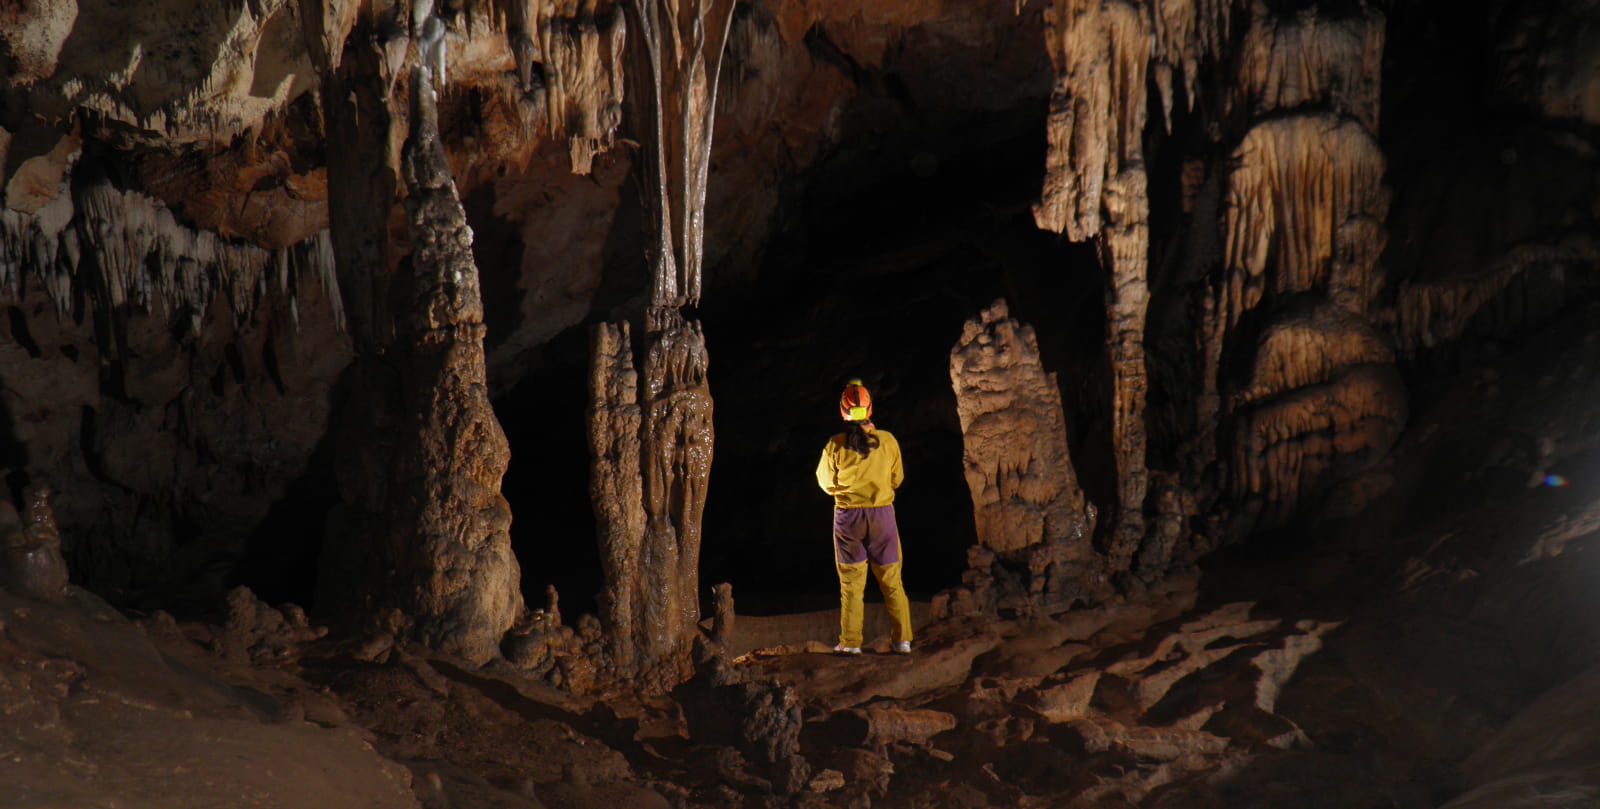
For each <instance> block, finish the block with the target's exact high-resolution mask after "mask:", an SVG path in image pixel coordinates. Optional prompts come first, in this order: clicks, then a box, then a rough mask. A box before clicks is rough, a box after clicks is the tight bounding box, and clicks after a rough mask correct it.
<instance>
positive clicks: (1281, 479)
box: [1034, 0, 1406, 582]
mask: <svg viewBox="0 0 1600 809" xmlns="http://www.w3.org/2000/svg"><path fill="white" fill-rule="evenodd" d="M1045 21H1046V43H1047V45H1048V47H1049V48H1050V52H1051V55H1052V59H1053V63H1054V66H1055V68H1056V74H1057V83H1056V87H1055V90H1054V91H1053V93H1052V101H1051V113H1050V117H1049V121H1048V130H1047V131H1048V136H1049V143H1050V150H1049V152H1048V155H1047V158H1046V166H1045V182H1044V187H1043V191H1042V194H1041V198H1040V201H1039V203H1038V204H1037V205H1036V206H1035V208H1034V218H1035V221H1036V223H1037V224H1038V225H1039V226H1040V227H1042V228H1046V229H1049V230H1054V231H1058V232H1061V233H1063V234H1065V235H1067V236H1068V237H1070V238H1072V239H1074V240H1089V239H1093V240H1094V241H1095V243H1096V245H1097V247H1098V248H1099V254H1100V263H1101V265H1102V269H1103V271H1104V273H1105V275H1106V279H1107V280H1106V283H1105V288H1106V290H1107V296H1106V322H1107V334H1106V352H1107V357H1108V359H1109V368H1110V382H1111V402H1110V413H1111V452H1112V459H1113V461H1114V463H1115V469H1116V476H1117V479H1116V509H1115V511H1114V512H1113V513H1111V514H1110V515H1109V520H1108V525H1107V530H1105V531H1104V532H1103V533H1104V534H1105V536H1103V537H1102V538H1101V546H1102V548H1103V551H1104V553H1105V556H1106V559H1107V566H1108V570H1109V571H1111V572H1112V573H1119V572H1123V571H1131V572H1133V573H1135V574H1136V575H1137V576H1138V577H1139V578H1141V579H1144V580H1145V581H1147V582H1148V581H1153V580H1155V579H1157V578H1160V577H1161V576H1164V575H1167V574H1168V572H1169V571H1170V570H1172V569H1173V568H1174V566H1179V567H1181V566H1182V565H1185V564H1188V563H1190V562H1192V561H1193V559H1195V558H1197V557H1198V555H1199V554H1201V553H1204V552H1206V551H1207V550H1209V549H1210V548H1213V547H1215V545H1216V544H1217V543H1218V542H1222V541H1227V540H1230V539H1237V538H1239V537H1242V536H1244V535H1246V534H1248V533H1249V532H1250V531H1252V530H1255V529H1260V528H1269V527H1274V526H1278V525H1282V524H1284V523H1285V522H1287V521H1288V520H1289V519H1291V518H1292V516H1293V515H1295V514H1297V513H1300V512H1301V511H1302V510H1303V509H1304V508H1306V507H1307V506H1308V505H1313V504H1315V503H1316V502H1317V501H1318V498H1320V497H1321V496H1322V495H1323V494H1324V493H1326V492H1327V491H1328V490H1329V489H1331V488H1332V487H1333V486H1334V485H1335V484H1337V483H1338V482H1340V481H1342V480H1345V479H1348V478H1350V477H1352V476H1355V475H1359V474H1361V473H1363V472H1365V471H1367V470H1368V469H1369V468H1370V467H1371V466H1372V464H1374V463H1375V462H1376V461H1377V460H1378V459H1380V458H1381V457H1382V456H1383V455H1384V454H1385V453H1386V452H1387V450H1388V448H1389V447H1390V446H1392V444H1393V442H1394V440H1395V438H1396V436H1397V435H1398V433H1399V430H1400V428H1401V426H1403V424H1404V423H1405V418H1406V407H1405V396H1404V390H1403V386H1402V385H1401V382H1400V378H1399V374H1398V372H1397V370H1396V368H1395V367H1394V362H1395V355H1394V352H1393V350H1392V349H1391V348H1389V347H1388V346H1387V345H1386V344H1385V339H1386V338H1385V336H1384V334H1383V328H1382V323H1383V322H1384V320H1385V319H1386V315H1385V314H1384V313H1382V312H1380V311H1379V310H1380V307H1379V305H1378V301H1379V299H1380V295H1381V294H1382V291H1383V274H1382V271H1381V269H1380V267H1379V265H1378V258H1379V254H1380V253H1381V252H1382V249H1383V246H1384V240H1385V236H1384V230H1383V228H1384V225H1383V222H1384V218H1385V216H1386V213H1387V206H1388V191H1387V189H1386V187H1385V186H1384V184H1383V174H1384V170H1385V161H1384V158H1383V155H1382V153H1381V151H1380V149H1379V148H1378V144H1377V141H1376V138H1375V132H1376V127H1377V119H1378V104H1379V87H1380V84H1381V82H1380V81H1379V80H1378V76H1379V68H1380V67H1381V65H1380V61H1381V57H1382V54H1383V42H1384V34H1383V31H1384V17H1383V15H1382V14H1381V13H1380V12H1378V11H1377V10H1376V9H1374V8H1371V7H1369V6H1368V5H1367V4H1365V3H1358V4H1355V5H1353V6H1350V7H1348V8H1340V9H1326V8H1322V7H1321V6H1319V5H1317V4H1313V5H1311V6H1308V7H1306V8H1304V9H1301V10H1299V11H1292V12H1291V11H1288V10H1284V9H1279V8H1277V7H1275V6H1272V5H1270V4H1266V3H1253V4H1234V3H1222V2H1219V3H1199V2H1195V3H1190V2H1112V3H1097V2H1077V1H1076V0H1062V2H1057V3H1054V4H1052V5H1051V6H1050V7H1049V8H1048V9H1047V12H1046V16H1045ZM1235 38H1237V39H1238V41H1239V43H1240V46H1239V47H1240V48H1241V49H1242V50H1241V52H1240V55H1239V58H1238V59H1237V60H1233V61H1229V60H1227V59H1224V58H1223V56H1224V55H1225V54H1224V52H1223V49H1224V47H1226V44H1227V43H1228V42H1230V41H1231V40H1233V39H1235ZM1230 72H1231V73H1232V74H1233V75H1234V76H1235V78H1236V81H1235V82H1234V83H1233V84H1232V85H1230V86H1232V87H1234V88H1235V89H1231V90H1227V91H1225V92H1223V93H1222V97H1220V98H1212V96H1213V95H1215V93H1214V92H1212V91H1209V90H1208V89H1207V88H1208V87H1210V86H1211V82H1210V81H1209V80H1208V79H1207V77H1208V76H1211V75H1213V74H1226V73H1230ZM1147 88H1149V89H1151V90H1153V91H1154V92H1156V93H1157V95H1158V96H1159V97H1158V98H1157V99H1155V100H1156V101H1159V109H1160V110H1161V114H1162V120H1159V121H1155V122H1147V121H1146V111H1147V110H1148V109H1151V108H1152V107H1153V106H1154V105H1153V104H1152V101H1151V100H1150V99H1149V98H1148V97H1147ZM1212 101H1214V102H1215V103H1203V104H1200V105H1199V106H1197V102H1212ZM1157 125H1164V126H1165V128H1166V130H1167V131H1168V132H1169V133H1174V132H1191V133H1204V137H1205V138H1206V140H1208V141H1210V142H1211V144H1212V145H1211V146H1208V147H1206V148H1208V149H1212V150H1214V149H1215V147H1216V146H1218V145H1226V147H1227V148H1228V149H1230V150H1231V154H1230V155H1229V157H1228V160H1227V161H1226V163H1225V164H1224V163H1221V162H1219V161H1216V160H1215V158H1211V157H1204V156H1199V155H1196V156H1195V157H1193V158H1190V160H1189V162H1188V163H1187V164H1186V165H1185V167H1184V169H1183V172H1182V174H1183V177H1182V178H1181V184H1180V186H1179V188H1178V190H1179V191H1180V192H1181V193H1180V194H1178V195H1175V196H1176V197H1177V199H1170V198H1169V197H1168V196H1167V195H1157V194H1156V193H1155V192H1154V191H1153V190H1152V189H1153V188H1155V187H1158V186H1154V185H1153V183H1155V182H1156V180H1157V178H1155V177H1153V176H1152V175H1151V174H1150V171H1149V169H1148V168H1147V165H1146V157H1145V150H1146V148H1147V146H1148V144H1150V143H1157V144H1158V145H1159V146H1160V147H1161V148H1172V147H1171V146H1168V145H1165V144H1159V142H1158V141H1156V140H1154V139H1152V138H1151V137H1150V136H1149V134H1150V133H1149V132H1148V131H1147V130H1148V129H1150V128H1153V127H1154V126H1157ZM1241 125H1242V126H1241ZM1188 137H1191V138H1193V137H1194V136H1193V135H1189V136H1188ZM1180 147H1181V143H1180ZM1187 148H1194V147H1192V146H1189V147H1187ZM1224 172H1225V173H1224ZM1212 177H1217V178H1218V179H1217V180H1215V181H1214V180H1213V179H1211V178H1212ZM1212 189H1215V190H1212ZM1213 194H1215V197H1213V196H1212V195H1213ZM1174 203H1177V204H1174ZM1153 208H1154V209H1155V211H1157V212H1160V213H1161V214H1162V215H1165V216H1173V215H1176V216H1178V217H1180V218H1181V219H1183V220H1184V221H1185V224H1184V225H1183V226H1182V227H1181V228H1180V229H1179V231H1178V233H1179V234H1180V236H1181V238H1180V239H1177V240H1174V241H1173V242H1172V243H1153V242H1152V236H1151V227H1150V222H1151V219H1152V214H1153V210H1152V209H1153ZM1180 209H1181V211H1180ZM1212 217H1215V221H1213V220H1212ZM1212 229H1215V230H1214V233H1215V234H1216V236H1215V237H1211V236H1207V235H1205V234H1204V231H1207V230H1212ZM1153 249H1157V250H1159V252H1157V253H1156V254H1155V255H1152V250H1153ZM1155 269H1159V270H1160V271H1161V272H1164V273H1168V274H1169V275H1170V274H1171V273H1174V272H1177V273H1184V274H1187V275H1189V276H1190V277H1189V278H1187V279H1181V280H1174V279H1172V278H1165V279H1160V282H1161V283H1164V284H1166V285H1167V287H1168V288H1173V289H1177V288H1184V287H1187V288H1188V289H1191V290H1203V289H1205V288H1206V285H1209V291H1208V292H1203V293H1202V294H1201V296H1200V297H1201V300H1202V305H1201V306H1200V307H1198V308H1199V310H1200V311H1199V316H1198V318H1197V319H1198V321H1199V322H1198V323H1194V324H1193V326H1192V328H1193V330H1194V331H1193V332H1192V334H1191V339H1193V341H1194V343H1195V344H1196V345H1197V346H1198V347H1199V350H1198V352H1197V353H1196V354H1189V353H1188V352H1178V354H1177V355H1176V356H1174V355H1173V350H1172V348H1171V345H1172V343H1170V342H1169V343H1168V344H1167V346H1164V351H1166V353H1167V354H1168V356H1164V357H1161V358H1160V360H1161V361H1162V362H1164V363H1166V364H1167V366H1168V367H1169V368H1174V367H1179V368H1183V369H1184V370H1183V371H1181V373H1182V374H1184V375H1186V376H1188V378H1189V380H1190V381H1192V382H1194V383H1197V385H1196V387H1198V389H1199V392H1198V393H1195V392H1194V391H1193V390H1188V391H1174V390H1167V391H1164V393H1165V396H1166V397H1167V398H1168V399H1169V400H1175V401H1178V402H1183V404H1180V405H1177V406H1176V407H1174V406H1173V405H1172V404H1171V403H1167V404H1165V405H1164V410H1163V411H1162V412H1161V413H1158V414H1154V415H1153V416H1152V415H1151V414H1148V413H1147V400H1148V399H1149V398H1150V395H1151V377H1150V370H1149V365H1150V362H1151V360H1150V358H1149V357H1148V356H1147V346H1146V343H1147V341H1148V340H1149V339H1151V335H1149V334H1147V332H1149V331H1151V329H1152V327H1151V324H1150V323H1149V320H1148V318H1149V312H1150V308H1151V301H1152V272H1153V271H1154V270H1155ZM1180 284H1181V285H1183V286H1177V285H1180ZM1176 322H1182V321H1176ZM1160 328H1161V330H1162V332H1164V333H1165V335H1166V336H1167V337H1168V338H1175V337H1178V336H1179V335H1178V332H1177V329H1176V328H1174V327H1172V326H1169V325H1167V324H1161V326H1160ZM1169 374H1170V372H1169ZM1170 381H1171V377H1170V376H1169V384H1170ZM1185 384H1187V383H1185ZM1152 418H1161V419H1164V420H1168V423H1164V424H1160V425H1158V426H1159V427H1161V428H1162V429H1161V434H1162V435H1163V436H1164V437H1165V439H1166V446H1162V447H1160V448H1159V449H1160V452H1159V455H1157V456H1155V457H1150V453H1151V444H1150V435H1151V432H1152V421H1151V419H1152ZM1152 464H1158V466H1157V467H1156V468H1154V469H1152V467H1151V465H1152ZM1162 467H1164V468H1162ZM1218 511H1220V512H1221V514H1222V519H1220V520H1217V521H1213V522H1211V523H1210V524H1208V525H1205V526H1201V525H1196V524H1193V523H1191V519H1192V518H1193V517H1194V516H1196V515H1198V514H1203V513H1216V512H1218ZM1196 529H1199V530H1196Z"/></svg>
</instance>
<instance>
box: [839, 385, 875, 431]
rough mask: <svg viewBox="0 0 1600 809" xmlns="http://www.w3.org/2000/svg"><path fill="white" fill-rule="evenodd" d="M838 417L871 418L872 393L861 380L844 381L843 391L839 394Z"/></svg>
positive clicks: (847, 419) (849, 419)
mask: <svg viewBox="0 0 1600 809" xmlns="http://www.w3.org/2000/svg"><path fill="white" fill-rule="evenodd" d="M839 417H840V418H842V419H844V420H845V421H871V420H872V394H870V393H868V392H867V387H866V386H865V385H863V384H861V380H859V379H852V380H850V381H849V382H846V383H845V386H844V393H841V394H839Z"/></svg>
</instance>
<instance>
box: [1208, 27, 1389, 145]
mask: <svg viewBox="0 0 1600 809" xmlns="http://www.w3.org/2000/svg"><path fill="white" fill-rule="evenodd" d="M1248 19H1249V25H1248V26H1247V27H1246V28H1245V33H1244V42H1243V43H1242V44H1241V45H1240V57H1241V60H1240V66H1239V78H1240V83H1239V85H1238V92H1239V93H1240V94H1241V95H1242V98H1241V99H1239V102H1238V103H1240V104H1242V105H1243V106H1244V107H1246V108H1247V109H1248V111H1249V112H1250V114H1252V115H1254V116H1261V115H1265V114H1268V113H1271V112H1274V111H1276V110H1292V109H1296V108H1301V107H1316V108H1321V109H1327V110H1331V111H1333V112H1335V113H1340V114H1343V115H1348V116H1350V117H1352V118H1354V119H1355V120H1356V121H1358V122H1359V123H1360V124H1361V126H1362V127H1363V128H1365V129H1366V130H1367V131H1369V132H1376V131H1378V101H1379V98H1380V89H1381V88H1380V87H1379V85H1380V82H1379V75H1380V71H1381V68H1382V67H1383V65H1382V59H1383V40H1384V17H1383V15H1382V14H1381V13H1378V12H1376V11H1374V10H1370V9H1362V10H1361V11H1359V12H1356V13H1352V14H1349V15H1344V16H1333V15H1330V14H1329V13H1327V12H1325V11H1320V10H1319V11H1318V12H1317V13H1312V14H1297V15H1295V16H1292V17H1287V16H1286V17H1279V16H1276V15H1274V14H1273V13H1272V12H1271V11H1270V10H1269V9H1268V6H1267V3H1265V2H1263V1H1262V0H1253V2H1252V3H1251V8H1250V13H1249V17H1248Z"/></svg>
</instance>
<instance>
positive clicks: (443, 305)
mask: <svg viewBox="0 0 1600 809" xmlns="http://www.w3.org/2000/svg"><path fill="white" fill-rule="evenodd" d="M430 40H431V38H430V37H429V36H427V35H425V36H424V38H423V40H422V42H421V43H419V44H420V45H422V46H423V47H424V50H425V49H426V47H427V46H428V45H430V44H432V43H431V42H430ZM428 56H429V54H428V53H426V52H425V53H423V54H421V55H420V58H419V62H420V64H419V65H418V66H416V67H414V68H413V69H412V74H411V75H412V85H411V100H412V110H411V122H412V131H411V135H410V137H409V138H407V140H406V145H405V149H404V162H403V164H402V165H403V169H404V175H405V182H406V186H407V189H408V191H409V194H408V195H407V197H406V214H407V219H408V224H409V226H410V232H411V239H412V253H411V261H410V263H411V276H410V278H409V281H410V283H409V289H408V297H409V300H408V301H407V308H406V309H405V311H404V317H403V319H402V320H401V321H400V322H399V323H398V324H397V325H398V327H399V328H398V338H397V340H396V344H395V349H396V353H398V354H399V356H400V357H401V362H402V365H401V394H402V401H403V407H404V408H405V410H404V412H403V413H402V420H403V421H404V422H407V424H405V429H404V430H403V432H402V434H401V435H400V436H399V437H398V438H397V442H398V443H397V447H398V451H397V452H396V454H395V459H394V466H393V467H392V468H391V469H390V470H388V476H389V480H390V488H389V491H390V492H391V502H390V504H389V505H390V507H391V508H392V509H393V513H392V515H391V517H390V520H391V522H390V526H389V527H390V531H389V534H388V537H387V540H388V542H389V543H390V546H391V548H392V551H391V556H392V558H394V559H397V560H400V561H401V565H400V567H399V569H398V570H396V571H394V572H395V574H397V577H398V580H397V581H394V582H393V585H392V586H397V587H398V588H399V590H400V591H399V592H397V593H393V594H392V595H393V596H394V597H395V598H396V599H397V600H398V601H399V602H400V603H401V605H402V606H403V608H404V609H405V610H406V612H407V613H408V614H410V615H411V616H412V617H413V618H414V619H415V628H414V631H415V632H416V633H417V634H418V635H419V636H420V637H421V639H423V640H424V641H425V642H427V643H429V644H430V645H432V646H434V647H435V648H438V649H441V650H443V651H448V652H453V653H457V654H460V655H462V656H463V657H465V658H467V659H468V660H469V661H472V662H476V663H483V662H486V661H488V660H489V659H492V658H494V657H497V656H499V654H500V651H499V644H500V640H501V638H502V637H503V636H504V635H505V633H506V631H507V630H508V629H510V628H511V626H512V624H513V623H514V622H515V621H516V619H517V618H518V616H519V615H520V613H521V612H522V594H521V590H520V585H519V582H520V572H519V569H518V566H517V561H516V558H515V557H514V556H513V555H512V553H511V535H510V526H511V510H510V507H509V506H508V504H507V503H506V500H505V498H504V497H503V496H501V494H500V481H501V478H502V477H503V476H504V474H505V470H506V466H507V464H508V463H509V462H510V457H511V453H510V449H509V447H508V445H507V443H506V438H505V434H504V433H503V432H502V431H501V429H500V423H499V421H497V420H496V418H495V415H494V410H493V408H492V407H491V406H490V404H489V397H488V389H487V384H486V381H485V376H486V374H485V369H484V359H483V338H484V333H485V328H484V325H483V300H482V293H481V291H480V288H479V285H478V269H477V265H476V264H475V263H474V261H473V256H472V231H471V230H470V229H469V228H468V227H467V221H466V213H465V211H464V210H463V209H462V207H461V201H460V199H459V197H458V196H457V193H456V188H455V183H454V182H453V181H452V180H451V178H450V174H449V163H448V161H447V158H446V156H445V153H444V148H443V146H442V145H441V144H440V143H439V130H438V112H437V110H436V109H435V106H434V105H435V103H436V101H435V97H436V94H435V92H434V89H433V86H432V69H433V67H434V66H436V65H437V61H436V60H430V59H428Z"/></svg>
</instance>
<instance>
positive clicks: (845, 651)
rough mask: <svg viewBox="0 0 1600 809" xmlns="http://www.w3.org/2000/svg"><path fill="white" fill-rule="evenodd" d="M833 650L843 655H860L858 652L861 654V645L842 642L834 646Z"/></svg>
mask: <svg viewBox="0 0 1600 809" xmlns="http://www.w3.org/2000/svg"><path fill="white" fill-rule="evenodd" d="M833 652H834V654H842V655H858V654H861V647H860V646H846V645H844V644H842V643H841V644H839V645H838V646H835V647H833Z"/></svg>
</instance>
